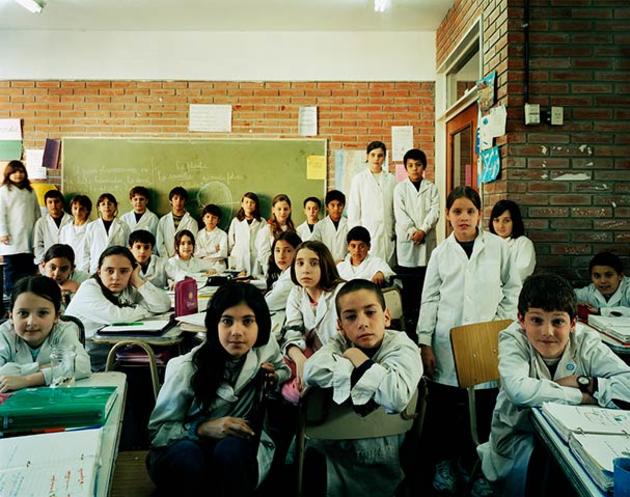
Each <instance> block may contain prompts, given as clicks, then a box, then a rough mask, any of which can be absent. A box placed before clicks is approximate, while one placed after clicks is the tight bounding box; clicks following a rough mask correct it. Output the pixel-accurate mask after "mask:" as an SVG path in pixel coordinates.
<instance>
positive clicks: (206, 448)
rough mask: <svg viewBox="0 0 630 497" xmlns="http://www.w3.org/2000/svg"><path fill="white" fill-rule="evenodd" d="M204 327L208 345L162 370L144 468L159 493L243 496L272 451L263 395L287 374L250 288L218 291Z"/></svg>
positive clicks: (260, 299) (259, 298) (266, 467)
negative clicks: (163, 372)
mask: <svg viewBox="0 0 630 497" xmlns="http://www.w3.org/2000/svg"><path fill="white" fill-rule="evenodd" d="M205 325H206V329H207V330H208V332H207V334H206V341H205V342H204V343H203V344H202V345H200V346H198V347H196V348H195V349H193V350H192V351H191V352H189V353H188V354H186V355H183V356H179V357H176V358H174V359H172V360H171V361H169V363H168V365H167V367H166V377H165V380H164V386H163V387H162V388H161V390H160V395H159V397H158V399H157V402H156V404H155V409H154V410H153V413H152V414H151V419H150V420H149V434H150V437H151V451H150V453H149V457H148V459H147V466H148V469H149V474H150V476H151V479H152V480H153V481H154V482H155V483H156V485H157V486H158V489H159V490H160V491H163V493H161V494H160V495H206V494H208V492H209V491H210V490H209V489H212V490H211V491H210V493H211V494H213V495H222V496H238V497H247V496H249V495H252V494H253V493H254V490H255V488H256V487H257V486H258V484H259V483H260V482H261V481H262V480H263V479H264V478H265V475H266V474H267V471H268V470H269V467H270V465H271V461H272V458H273V453H274V449H275V447H274V442H273V441H272V439H271V438H270V437H269V435H268V434H267V432H266V431H264V428H263V411H262V409H261V407H262V406H261V405H260V399H261V397H262V392H261V391H260V390H261V388H269V387H273V386H275V385H278V384H281V383H282V382H283V381H285V380H286V379H287V378H288V377H289V369H288V368H287V366H286V365H285V364H284V362H283V360H282V355H281V353H280V349H279V348H278V344H277V342H276V340H275V339H274V338H273V336H271V333H270V328H271V322H270V320H269V310H268V309H267V306H266V305H265V301H264V299H263V297H262V295H261V293H260V292H259V291H258V290H256V289H255V288H254V287H253V286H252V285H246V284H242V283H228V284H226V285H224V286H222V287H221V288H219V290H218V291H217V293H216V294H215V295H214V296H213V297H212V300H211V302H210V305H209V307H208V311H207V313H206V320H205ZM263 382H264V383H265V385H264V386H263Z"/></svg>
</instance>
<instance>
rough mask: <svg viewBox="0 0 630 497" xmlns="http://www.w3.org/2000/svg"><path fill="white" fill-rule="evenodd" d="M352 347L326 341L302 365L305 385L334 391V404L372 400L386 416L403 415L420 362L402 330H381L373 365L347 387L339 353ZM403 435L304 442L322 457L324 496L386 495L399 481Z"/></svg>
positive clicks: (347, 367) (348, 372)
mask: <svg viewBox="0 0 630 497" xmlns="http://www.w3.org/2000/svg"><path fill="white" fill-rule="evenodd" d="M351 346H352V343H351V342H349V341H348V340H347V339H346V338H344V337H343V336H341V334H338V335H336V336H335V337H333V338H331V339H330V340H329V341H328V343H327V344H326V345H324V346H322V348H321V349H319V350H318V351H317V352H315V354H314V355H313V356H311V357H310V358H309V359H307V361H306V364H305V365H304V382H305V383H306V384H307V385H309V386H316V387H321V388H332V389H333V401H334V402H336V403H338V404H340V403H342V402H344V401H345V400H347V399H348V398H350V399H351V401H352V404H353V405H355V406H362V405H365V404H367V403H368V402H370V401H373V402H375V403H376V404H378V405H379V406H381V407H383V409H384V410H385V411H386V412H388V413H400V412H402V411H403V410H404V409H405V408H406V407H407V405H408V404H409V402H410V401H411V399H412V397H413V395H414V394H415V392H416V391H417V389H418V383H419V382H420V378H421V377H422V359H421V358H420V350H419V349H418V346H417V345H416V344H415V343H414V342H413V341H412V340H411V339H410V338H409V337H408V336H407V335H406V334H405V333H403V332H400V331H394V330H385V334H384V336H383V342H382V343H381V345H380V347H379V348H378V349H377V350H376V351H375V353H374V355H373V356H372V357H371V360H372V361H373V364H372V365H371V366H370V367H369V368H368V369H367V370H366V371H365V372H364V373H363V375H362V376H361V377H360V378H359V379H358V380H357V382H356V383H355V384H354V386H353V385H352V381H351V379H352V373H353V371H354V370H355V367H354V365H353V364H352V362H350V360H349V359H346V358H345V357H343V353H344V352H345V351H346V350H348V349H349V348H350V347H351ZM404 438H405V437H404V435H392V436H387V437H375V438H366V439H357V440H334V441H322V442H320V441H308V442H307V443H308V444H309V445H313V446H314V447H316V448H317V449H322V450H323V452H324V453H325V455H326V467H327V474H328V478H327V495H352V496H354V495H370V496H375V497H391V496H392V495H394V494H395V493H396V488H397V487H398V485H399V484H400V482H401V481H402V478H403V473H402V471H401V469H400V447H401V445H402V442H403V440H404Z"/></svg>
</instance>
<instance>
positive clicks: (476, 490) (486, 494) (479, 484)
mask: <svg viewBox="0 0 630 497" xmlns="http://www.w3.org/2000/svg"><path fill="white" fill-rule="evenodd" d="M494 495H495V494H494V489H493V488H492V485H490V482H489V481H488V480H486V479H485V478H484V477H483V476H482V477H480V478H478V479H476V480H475V483H473V486H472V489H471V490H470V497H494Z"/></svg>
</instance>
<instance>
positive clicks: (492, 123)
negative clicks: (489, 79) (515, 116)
mask: <svg viewBox="0 0 630 497" xmlns="http://www.w3.org/2000/svg"><path fill="white" fill-rule="evenodd" d="M506 121H507V110H506V108H505V105H499V106H497V107H493V108H492V109H490V112H489V113H488V114H486V115H485V116H482V117H481V119H480V121H479V134H480V144H479V146H480V148H481V150H487V149H489V148H491V147H492V139H493V138H497V137H499V136H502V135H504V134H505V124H506Z"/></svg>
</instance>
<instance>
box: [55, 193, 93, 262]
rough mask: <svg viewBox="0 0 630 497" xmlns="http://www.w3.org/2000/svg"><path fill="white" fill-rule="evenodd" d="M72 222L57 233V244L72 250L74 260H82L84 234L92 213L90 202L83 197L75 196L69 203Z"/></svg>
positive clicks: (87, 198)
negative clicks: (67, 246)
mask: <svg viewBox="0 0 630 497" xmlns="http://www.w3.org/2000/svg"><path fill="white" fill-rule="evenodd" d="M70 212H71V213H72V222H71V223H68V224H66V225H65V226H64V227H63V228H61V231H60V232H59V243H65V244H67V245H70V246H71V247H72V250H74V259H75V260H76V261H82V260H83V253H84V247H85V232H86V230H87V225H88V222H89V220H90V213H91V212H92V201H91V200H90V199H89V197H87V196H85V195H75V196H74V197H72V200H71V201H70Z"/></svg>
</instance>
